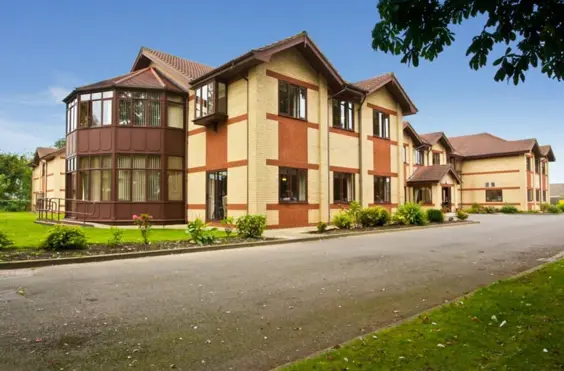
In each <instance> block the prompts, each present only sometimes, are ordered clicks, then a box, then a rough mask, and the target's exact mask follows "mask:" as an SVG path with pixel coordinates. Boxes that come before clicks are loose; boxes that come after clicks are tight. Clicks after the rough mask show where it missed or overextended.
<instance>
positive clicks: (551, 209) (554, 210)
mask: <svg viewBox="0 0 564 371" xmlns="http://www.w3.org/2000/svg"><path fill="white" fill-rule="evenodd" d="M546 212H547V213H549V214H560V213H561V212H562V210H560V208H559V207H558V206H556V205H550V206H548V207H547V208H546Z"/></svg>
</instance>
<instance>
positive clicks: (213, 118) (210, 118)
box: [192, 112, 227, 126]
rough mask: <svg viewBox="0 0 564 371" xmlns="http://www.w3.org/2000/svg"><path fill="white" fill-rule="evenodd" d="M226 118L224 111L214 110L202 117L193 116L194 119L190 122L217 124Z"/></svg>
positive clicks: (206, 124) (207, 124) (204, 124)
mask: <svg viewBox="0 0 564 371" xmlns="http://www.w3.org/2000/svg"><path fill="white" fill-rule="evenodd" d="M226 120H227V114H226V113H221V112H215V113H212V114H210V115H207V116H204V117H198V118H195V119H194V120H192V122H193V123H194V125H200V126H209V125H213V124H219V123H221V122H224V121H226Z"/></svg>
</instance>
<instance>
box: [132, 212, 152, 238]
mask: <svg viewBox="0 0 564 371" xmlns="http://www.w3.org/2000/svg"><path fill="white" fill-rule="evenodd" d="M151 220H153V217H152V216H151V215H149V214H141V215H139V216H137V215H133V224H135V225H136V226H137V228H139V232H141V238H143V243H144V244H145V245H148V244H149V233H150V232H151V226H152V224H151Z"/></svg>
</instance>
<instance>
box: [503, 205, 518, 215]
mask: <svg viewBox="0 0 564 371" xmlns="http://www.w3.org/2000/svg"><path fill="white" fill-rule="evenodd" d="M499 211H501V212H502V213H504V214H517V213H518V212H519V210H518V209H517V208H516V207H515V206H513V205H507V204H505V205H503V206H502V207H501V209H499Z"/></svg>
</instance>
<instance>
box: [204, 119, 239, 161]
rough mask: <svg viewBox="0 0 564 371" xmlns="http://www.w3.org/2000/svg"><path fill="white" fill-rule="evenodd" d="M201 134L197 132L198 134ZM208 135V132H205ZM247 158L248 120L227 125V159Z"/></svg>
mask: <svg viewBox="0 0 564 371" xmlns="http://www.w3.org/2000/svg"><path fill="white" fill-rule="evenodd" d="M198 135H201V134H197V135H196V136H198ZM203 135H206V134H203ZM246 159H247V120H245V121H240V122H236V123H234V124H231V125H228V126H227V161H239V160H246Z"/></svg>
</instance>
